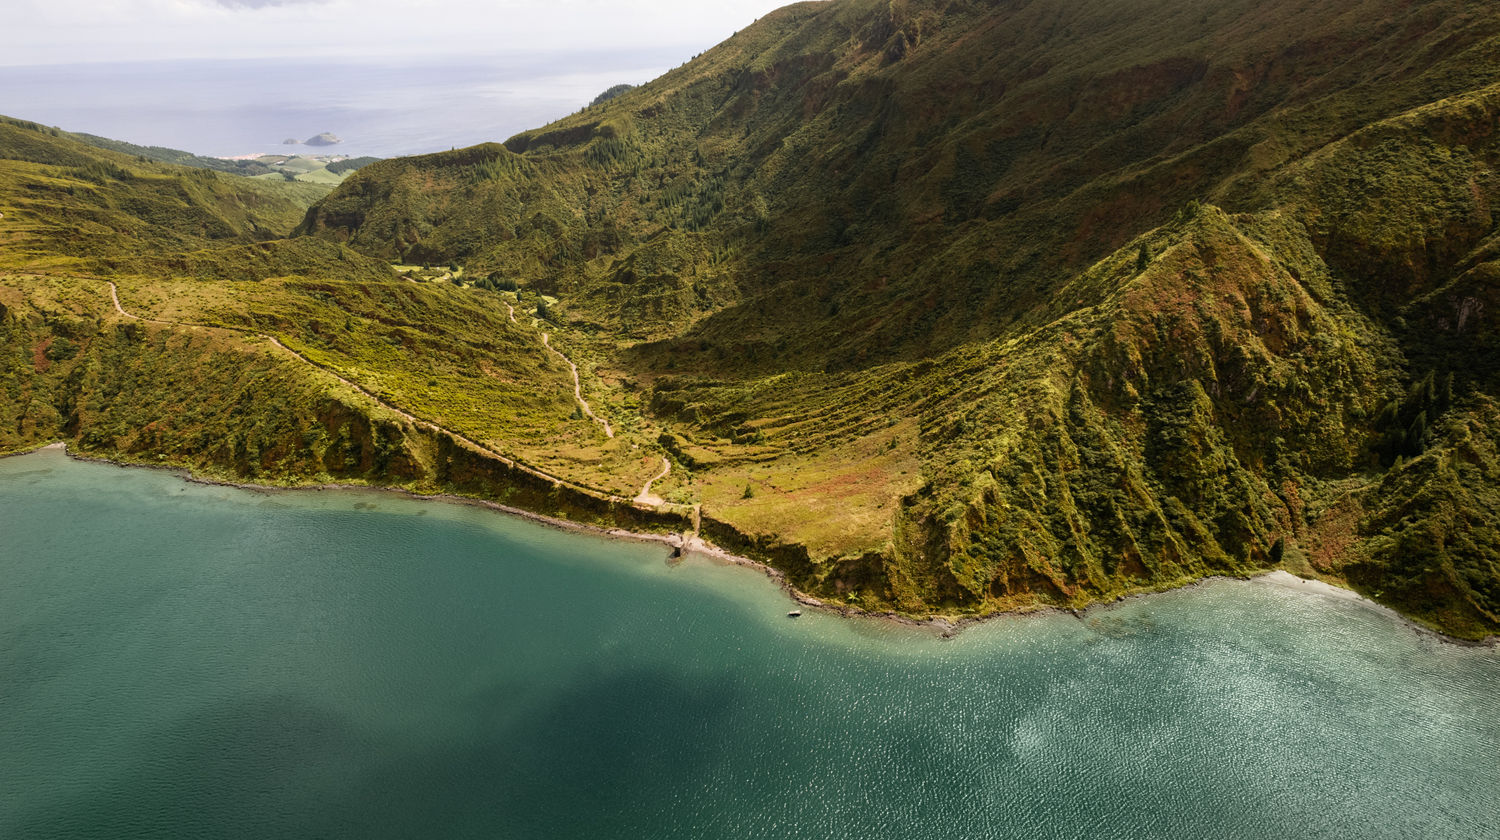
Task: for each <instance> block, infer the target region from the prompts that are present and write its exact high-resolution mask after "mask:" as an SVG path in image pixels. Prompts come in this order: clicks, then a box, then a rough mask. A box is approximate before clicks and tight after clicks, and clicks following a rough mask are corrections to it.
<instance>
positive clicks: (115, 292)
mask: <svg viewBox="0 0 1500 840" xmlns="http://www.w3.org/2000/svg"><path fill="white" fill-rule="evenodd" d="M105 282H107V283H109V298H110V300H111V301H112V302H113V303H114V305H115V311H116V312H118V313H120V315H121V316H122V317H125V318H129V319H131V320H133V321H144V322H146V323H149V324H160V325H162V326H167V327H188V328H198V329H225V330H230V331H232V332H241V333H246V334H249V335H256V336H259V337H261V338H263V339H265V340H266V341H268V342H270V343H271V345H272V346H274V347H276V348H278V349H280V350H282V351H283V352H285V353H288V354H290V355H291V356H292V357H294V358H296V359H297V360H298V361H300V362H302V363H303V364H305V365H308V366H309V367H313V368H316V369H318V370H319V371H322V372H323V373H326V374H328V375H329V376H332V377H333V378H334V379H336V380H338V381H339V382H341V383H342V384H344V385H346V386H348V387H350V388H353V389H354V390H356V391H358V392H359V393H361V394H363V395H365V396H366V397H368V398H369V399H370V400H372V401H373V402H374V403H375V404H376V405H378V406H380V407H381V408H384V409H385V410H386V411H389V412H391V413H392V414H395V415H397V416H399V417H402V418H404V419H405V420H406V421H407V422H409V423H411V424H412V425H414V426H418V427H420V428H424V429H427V430H429V431H432V432H435V433H437V434H440V435H445V436H446V437H448V438H449V439H451V440H453V441H454V442H455V443H458V444H459V445H461V446H463V447H465V448H466V449H469V450H470V451H472V452H474V453H475V454H478V455H481V456H483V457H486V458H489V459H491V460H495V461H499V462H500V463H502V464H504V465H506V466H507V467H510V468H512V469H516V470H520V471H521V472H524V473H527V474H528V475H532V476H535V477H537V478H540V479H543V480H545V481H550V482H552V483H553V484H556V485H560V486H563V487H567V488H568V489H570V490H574V491H577V492H579V493H583V494H584V495H587V496H592V497H594V498H596V499H602V500H604V501H609V502H623V501H625V499H624V498H623V497H621V496H616V495H613V494H611V493H606V492H604V491H602V490H597V489H595V488H593V487H586V486H584V485H582V484H578V483H576V482H573V481H569V480H568V479H566V478H562V477H561V476H555V475H552V474H550V473H546V472H543V471H541V470H539V469H537V468H535V467H532V466H529V465H527V464H523V463H521V462H519V461H516V460H515V459H513V458H509V457H507V456H505V455H502V454H500V453H499V452H496V451H495V450H493V449H491V448H489V447H488V446H484V445H482V444H479V443H476V442H475V441H473V440H470V439H469V438H467V437H465V436H464V435H461V434H459V433H458V432H455V431H453V430H452V429H449V428H447V427H445V426H440V425H438V424H437V423H434V422H432V421H431V420H424V419H422V418H420V417H417V416H415V415H413V414H411V413H410V412H407V411H404V410H402V409H400V408H397V407H396V406H394V405H391V404H390V403H388V402H386V401H385V400H383V399H381V398H380V397H378V396H376V395H375V394H374V393H373V392H371V391H370V390H369V389H368V388H365V387H364V386H362V385H359V384H358V383H355V382H351V381H349V380H348V379H345V378H344V377H342V376H340V375H339V374H338V373H336V372H334V371H332V370H329V369H328V368H327V367H324V366H323V365H320V364H318V363H317V362H314V361H313V360H312V359H309V358H308V357H306V356H304V355H302V354H301V353H299V352H297V351H296V350H293V349H292V348H290V347H288V346H286V345H285V344H282V343H281V342H280V341H279V340H277V338H276V337H275V336H272V335H267V334H265V333H256V332H251V331H250V330H240V329H236V328H234V327H207V326H204V325H202V324H186V323H181V322H178V321H162V320H159V319H157V318H143V317H141V316H139V315H135V314H132V313H130V312H127V311H126V309H125V307H124V306H121V305H120V291H119V289H118V288H117V287H116V286H115V284H114V283H113V282H111V281H105ZM505 306H506V308H507V309H510V310H511V312H510V319H511V320H512V321H515V319H516V313H515V310H514V309H511V306H510V304H508V303H507V304H506V305H505ZM542 344H544V345H547V349H548V350H552V352H553V353H557V355H559V356H562V358H563V361H568V358H567V357H566V356H563V355H562V354H561V353H558V352H557V351H556V350H553V349H552V346H551V345H550V344H547V334H546V333H543V334H542ZM568 365H569V367H572V368H573V388H574V395H575V396H576V397H577V398H578V400H579V402H580V403H583V398H582V395H581V393H580V389H579V386H578V368H577V367H576V366H574V365H573V363H572V362H570V361H569V362H568ZM583 409H584V411H586V412H588V415H589V416H590V417H594V413H593V412H592V411H589V408H588V404H587V403H583ZM594 419H595V420H598V421H599V422H600V423H602V424H603V425H604V429H605V433H606V434H608V435H609V436H610V437H614V432H613V430H611V429H610V428H609V424H608V423H606V422H604V421H603V420H599V418H597V417H594ZM662 462H663V464H666V468H665V469H663V470H662V472H661V473H660V474H659V475H657V476H656V477H655V478H653V479H651V480H650V481H648V482H646V486H645V487H643V488H642V489H641V492H640V493H639V494H638V495H637V496H636V498H635V499H634V500H633V501H634V502H636V503H641V504H647V505H651V506H659V505H661V504H664V503H665V500H662V499H661V498H660V497H658V496H652V495H651V492H650V491H651V485H652V484H653V483H655V482H656V481H657V480H658V479H660V478H661V477H662V476H665V475H666V474H667V472H668V470H670V469H671V465H670V464H667V462H666V459H665V458H663V459H662ZM643 499H649V500H655V501H646V502H642V500H643Z"/></svg>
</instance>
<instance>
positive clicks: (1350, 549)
mask: <svg viewBox="0 0 1500 840" xmlns="http://www.w3.org/2000/svg"><path fill="white" fill-rule="evenodd" d="M0 129H3V130H4V131H8V132H10V134H11V135H14V138H15V142H14V143H13V144H12V145H13V146H14V147H15V148H16V149H20V152H18V153H17V154H15V155H13V156H12V158H14V159H10V160H7V159H0V205H3V206H4V207H6V208H7V209H6V210H5V212H6V213H7V221H8V222H9V221H11V220H12V211H13V210H14V211H15V213H14V218H16V219H18V220H19V223H18V224H17V225H16V226H15V227H14V228H12V229H11V238H10V239H9V240H6V242H5V243H3V244H0V266H13V267H18V273H17V274H16V275H15V277H14V279H8V280H7V282H5V283H0V306H3V309H0V347H3V348H4V352H5V354H6V355H7V357H8V358H9V359H10V361H9V362H8V363H7V364H6V366H5V367H3V368H0V384H3V385H4V389H5V391H4V393H5V394H6V399H5V401H4V405H3V406H0V446H4V447H11V446H16V445H20V444H22V443H25V442H28V441H35V440H40V439H45V438H48V437H54V436H62V437H67V438H70V439H72V440H74V441H75V442H76V443H77V444H78V445H80V446H82V447H84V448H88V449H92V450H94V451H99V452H111V453H116V454H119V455H123V456H124V457H127V458H132V459H137V460H148V461H149V460H152V459H156V460H159V461H165V462H176V463H183V464H189V465H193V466H196V467H199V468H203V469H209V470H216V471H220V472H221V473H222V474H224V475H230V476H241V477H251V478H257V479H260V480H283V479H285V480H292V479H300V478H307V477H313V478H316V479H317V480H332V479H337V480H357V481H368V482H373V483H396V484H400V485H402V486H409V487H414V488H422V489H448V490H456V491H459V492H466V493H474V494H479V495H483V496H486V497H490V498H496V499H500V500H503V501H506V502H508V503H511V504H515V505H517V506H521V507H527V508H530V509H535V510H543V511H549V512H561V513H565V514H567V515H570V516H578V517H583V518H587V519H590V520H591V521H600V522H612V523H616V524H626V525H632V526H635V527H650V528H662V527H682V526H683V525H684V522H685V518H684V514H683V512H684V511H687V510H691V509H692V508H691V506H693V505H697V506H699V507H700V508H701V514H702V519H701V521H702V527H703V532H704V534H705V535H707V536H709V537H710V538H712V539H714V540H716V541H718V542H720V543H721V544H723V545H725V546H726V547H730V548H733V549H737V550H741V551H744V552H746V553H749V554H752V555H755V556H758V557H761V558H763V559H766V560H767V561H769V562H771V563H773V564H775V565H776V566H777V567H778V568H780V569H782V570H783V571H784V572H785V573H786V574H787V575H788V577H789V579H790V580H791V581H792V582H793V583H794V584H796V585H797V586H799V587H800V588H802V589H804V590H806V591H808V592H811V593H814V594H817V595H820V596H823V597H827V598H829V599H831V600H835V601H839V602H843V603H847V604H850V605H853V606H858V607H863V608H869V609H898V610H901V611H904V612H908V613H912V614H926V613H930V612H946V613H954V614H973V613H984V612H989V611H994V610H998V609H1009V608H1025V607H1029V606H1035V605H1041V604H1054V605H1067V606H1077V605H1082V604H1085V603H1088V602H1091V601H1094V600H1100V599H1108V598H1112V597H1115V596H1117V595H1119V594H1122V593H1125V592H1132V591H1139V590H1144V589H1154V588H1160V587H1164V586H1170V585H1175V584H1178V583H1181V582H1184V581H1187V580H1191V579H1194V578H1197V577H1201V576H1203V575H1206V574H1213V573H1234V574H1239V573H1246V572H1250V571H1254V570H1259V569H1267V568H1273V567H1284V568H1290V569H1293V570H1295V571H1297V572H1299V573H1303V574H1309V575H1317V576H1322V577H1325V578H1327V579H1330V580H1334V581H1338V582H1342V583H1346V584H1348V585H1351V586H1354V587H1356V588H1358V589H1360V590H1361V591H1363V592H1365V593H1366V594H1369V595H1371V596H1372V597H1375V598H1377V599H1380V600H1382V601H1384V602H1386V603H1389V604H1392V605H1393V606H1396V607H1398V608H1400V609H1402V610H1405V611H1406V612H1407V613H1408V614H1411V615H1413V616H1415V617H1417V618H1419V619H1421V620H1424V621H1427V622H1429V623H1431V624H1433V625H1434V626H1438V627H1441V628H1443V629H1444V630H1446V631H1448V632H1451V633H1454V634H1458V635H1464V636H1483V635H1486V634H1489V633H1494V632H1496V630H1497V629H1500V489H1497V488H1500V462H1497V460H1496V458H1497V455H1496V448H1495V441H1494V429H1495V428H1496V426H1495V423H1496V421H1497V420H1500V414H1497V409H1496V396H1497V388H1500V378H1497V377H1500V343H1497V342H1500V338H1497V336H1500V329H1497V323H1496V318H1497V317H1500V299H1497V296H1500V291H1497V289H1500V285H1497V282H1500V232H1497V229H1496V218H1495V213H1494V208H1495V206H1496V200H1497V198H1500V178H1497V176H1496V175H1495V174H1494V173H1495V171H1496V165H1497V163H1500V145H1497V143H1496V134H1497V132H1500V10H1497V9H1496V8H1495V7H1494V6H1493V4H1485V3H1477V2H1468V0H1418V1H1417V2H1412V0H1337V2H1329V3H1320V4H1306V3H1301V2H1295V1H1294V0H1271V2H1264V0H1261V2H1251V0H1228V2H1220V3H1214V4H1209V5H1208V6H1205V4H1203V3H1201V2H1196V0H1109V2H1097V3H1076V2H1070V0H1014V2H1003V3H978V2H962V0H958V1H957V2H955V1H954V0H948V1H947V2H936V0H931V1H929V0H908V1H907V2H887V0H879V2H876V0H835V1H834V2H828V3H805V4H798V5H794V6H790V7H787V8H785V9H782V10H779V11H778V12H776V13H773V14H771V15H768V16H767V17H766V18H764V19H763V20H761V21H759V22H758V23H757V24H756V25H754V26H752V27H750V28H749V29H747V30H745V31H743V32H740V33H737V34H736V35H735V36H734V37H732V38H730V39H729V40H728V41H726V42H725V43H723V44H721V45H720V46H718V47H716V48H714V49H712V50H710V51H708V52H707V53H705V54H704V55H703V56H701V57H700V58H699V59H697V60H695V61H693V62H690V63H688V64H686V65H684V66H683V67H680V68H678V69H676V70H674V71H672V72H670V73H668V74H667V75H665V76H663V77H662V78H661V79H658V80H656V81H655V82H652V83H650V84H648V85H644V86H642V87H639V88H634V89H631V90H629V91H626V92H624V93H622V94H621V95H619V96H617V97H614V98H610V99H608V100H606V101H604V102H601V103H597V104H595V105H593V106H591V107H589V108H587V109H585V110H584V111H582V112H580V113H579V114H576V115H573V116H571V117H568V118H567V119H564V120H562V121H559V122H558V123H555V124H553V125H550V126H546V127H543V128H539V129H537V130H534V131H529V132H525V133H523V134H521V135H518V136H516V137H513V138H510V139H508V140H507V141H505V142H504V143H503V144H501V143H490V144H484V145H481V146H476V147H473V148H470V149H463V150H455V151H452V152H447V153H442V154H437V155H428V156H422V157H415V158H405V159H397V160H390V161H382V162H379V163H375V164H371V165H369V166H367V167H364V168H362V169H361V170H360V171H359V172H357V173H356V174H354V175H353V176H351V177H350V178H349V179H348V180H347V181H345V182H344V184H343V185H342V186H341V187H340V188H338V189H337V190H336V191H335V192H334V193H332V194H331V195H329V196H328V197H327V198H326V199H324V200H323V201H321V202H319V203H318V204H316V205H315V206H313V207H312V208H311V209H310V210H308V211H307V213H306V215H305V217H304V218H303V220H302V222H301V226H300V227H299V228H298V232H299V233H300V234H302V235H301V236H298V237H296V238H292V239H289V240H274V241H265V242H263V241H260V240H262V239H265V237H266V236H268V235H269V234H268V233H267V231H269V230H271V229H272V228H273V227H274V225H273V224H272V221H273V220H284V219H285V217H286V213H285V212H284V211H285V205H284V204H283V203H279V202H283V201H284V200H286V199H287V197H286V196H280V197H271V198H267V197H256V196H251V195H249V194H247V193H243V192H242V191H239V190H238V188H237V185H235V184H232V183H228V184H226V183H222V182H221V181H220V180H219V178H220V176H216V175H193V176H189V175H184V174H182V173H180V172H176V171H173V170H170V168H162V167H159V166H158V165H155V164H152V165H150V166H149V167H147V168H146V169H143V170H137V169H135V168H133V167H134V164H132V163H131V161H128V160H124V159H116V158H112V157H108V156H107V154H106V155H105V156H104V157H99V155H101V154H105V153H101V152H98V151H97V150H96V151H92V152H91V151H88V150H87V149H85V148H84V147H81V146H79V147H77V148H75V147H74V146H73V145H69V144H68V143H67V142H65V140H66V138H51V137H50V136H49V135H48V134H47V132H46V131H45V130H41V129H39V128H38V127H31V128H26V127H25V126H24V125H20V124H12V123H6V124H4V126H0ZM172 196H175V197H176V199H175V201H176V203H175V204H173V203H172V201H168V198H169V197H172ZM273 198H274V200H273ZM262 200H264V201H265V202H269V203H266V204H265V205H264V207H262V208H261V209H259V210H258V209H257V208H256V204H255V203H256V202H257V201H262ZM169 210H170V212H168V211H169ZM75 241H77V242H81V243H83V245H81V246H80V247H77V248H74V247H72V245H71V244H70V243H72V242H75ZM391 262H403V263H407V264H409V265H410V264H427V265H436V266H445V267H446V268H440V269H432V270H427V271H422V272H413V273H408V274H406V275H402V276H397V275H396V274H395V273H394V272H393V270H392V269H391V268H390V267H389V263H391ZM103 277H110V278H114V279H116V280H118V281H119V282H120V283H121V284H122V285H123V286H125V287H126V288H127V291H128V292H129V293H130V295H131V296H132V298H131V299H132V300H133V301H137V302H139V304H140V305H142V306H145V307H146V310H145V311H146V312H147V313H148V314H154V316H155V317H159V318H161V319H162V320H167V321H174V320H175V321H181V322H184V323H192V324H200V325H208V326H211V327H213V329H198V328H187V327H176V328H174V327H170V326H166V325H163V324H146V323H141V322H136V323H131V322H127V320H126V319H123V318H117V317H114V315H113V314H112V313H111V310H110V308H109V306H110V305H109V303H108V299H107V298H106V297H104V296H103V294H102V293H101V291H100V289H101V288H102V285H101V283H102V280H101V279H100V278H103ZM431 280H438V281H440V282H436V283H433V282H425V281H431ZM414 281H424V282H414ZM85 282H87V283H93V284H94V285H93V286H92V287H89V288H90V289H91V291H89V290H84V289H83V287H82V286H81V285H80V284H82V283H85ZM85 292H86V293H85ZM133 305H135V304H133ZM261 334H268V335H275V336H277V337H278V340H279V341H281V342H283V343H285V344H286V345H287V346H289V347H292V348H294V349H295V350H297V352H299V353H301V354H302V356H303V359H304V362H306V363H305V364H302V365H301V366H300V367H299V366H298V365H297V364H294V363H293V362H292V361H290V359H289V358H288V357H287V356H285V355H284V354H283V355H281V356H277V355H274V354H271V353H268V352H266V348H265V346H264V343H263V342H262V343H260V344H257V341H260V339H256V338H255V336H257V335H261ZM543 334H546V335H548V336H549V340H550V341H551V342H552V343H551V344H550V345H546V344H543V343H542V342H541V336H542V335H543ZM557 346H563V347H564V348H565V349H566V350H567V351H568V352H569V353H570V354H571V359H572V360H575V361H577V362H578V370H579V388H580V390H579V392H578V394H577V396H576V397H575V395H574V393H573V390H572V389H573V381H572V379H571V376H572V369H571V365H570V363H569V362H568V361H559V358H560V357H558V356H557V355H556V353H554V352H553V351H552V349H549V348H555V347H557ZM310 365H311V368H309V366H310ZM319 368H321V369H322V371H323V373H322V374H319V373H318V372H317V369H319ZM332 373H337V374H338V376H340V377H343V378H344V379H345V380H346V381H345V382H344V383H343V385H344V386H345V387H331V386H330V385H329V379H328V376H329V375H330V374H332ZM320 376H321V377H322V378H319V377H320ZM350 383H357V388H356V387H354V386H351V385H350ZM361 390H362V391H363V393H365V394H367V395H368V394H378V395H380V398H381V399H383V400H385V401H386V402H387V403H389V404H392V405H400V406H402V408H403V411H407V412H412V413H414V414H415V415H417V416H420V417H422V418H424V419H426V420H430V421H434V422H436V423H438V424H440V425H442V426H445V427H447V428H449V429H455V430H457V431H458V433H460V434H461V435H463V436H466V437H467V438H468V439H470V440H473V441H479V442H480V443H482V444H483V446H484V447H488V448H489V449H490V450H491V451H492V452H501V451H503V452H505V453H507V457H514V458H515V459H516V460H518V461H520V462H522V463H526V464H531V465H532V466H533V467H536V466H541V467H545V470H546V471H548V472H549V473H550V474H552V475H558V476H562V477H563V479H564V480H565V481H567V482H576V483H582V484H586V485H588V486H590V487H598V488H602V489H603V490H604V491H605V492H604V493H602V494H596V495H590V494H589V493H582V494H580V493H576V492H572V491H570V490H568V488H567V487H566V486H565V484H564V483H563V481H551V480H546V479H542V478H539V477H538V476H537V475H536V473H535V472H528V471H527V470H525V469H519V468H513V467H507V466H506V465H505V463H504V461H497V460H496V459H494V458H486V457H481V456H479V455H477V454H476V451H475V449H473V448H471V447H470V446H468V445H465V444H461V443H459V442H458V438H455V437H452V436H448V435H444V434H438V433H434V432H433V431H432V430H431V429H430V428H427V427H424V426H422V425H421V424H413V423H412V422H410V421H409V420H407V419H404V418H403V417H402V416H401V414H400V413H396V412H392V411H390V410H388V409H384V408H382V407H381V406H380V404H379V403H378V402H376V401H374V400H370V401H368V402H367V401H365V400H364V399H362V398H361V397H360V396H359V394H360V392H361ZM210 394H214V395H219V394H222V395H223V396H222V397H221V398H210V397H209V396H207V395H210ZM584 398H587V399H588V400H590V401H591V403H592V406H593V410H596V411H598V412H600V413H601V415H602V416H604V417H606V418H607V419H608V420H609V421H610V422H611V423H612V426H611V427H610V430H609V432H608V433H606V431H605V430H604V428H603V426H602V424H600V423H598V422H596V421H595V420H594V419H592V418H590V417H589V416H588V415H587V414H585V413H584V412H583V411H582V408H583V402H582V401H583V399H584ZM159 456H160V457H159ZM663 456H665V457H667V458H669V459H670V461H671V462H672V465H673V467H672V471H671V472H670V474H669V475H667V476H665V477H663V478H662V479H661V480H660V481H659V482H657V483H656V484H655V485H654V489H653V492H654V493H658V494H660V495H661V496H664V497H665V498H666V499H667V500H668V502H669V503H670V504H669V505H666V506H663V507H662V508H661V510H660V512H657V513H652V512H649V511H646V510H643V509H640V508H636V507H633V506H630V505H621V504H617V503H613V502H609V501H606V500H605V499H607V497H608V496H610V495H616V496H623V497H625V498H630V497H633V496H634V495H635V493H636V492H637V490H638V489H639V488H640V487H641V486H642V485H643V483H644V482H645V481H646V480H647V479H648V478H650V477H651V476H653V475H655V474H656V473H657V472H658V470H659V469H660V463H661V458H662V457H663Z"/></svg>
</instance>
